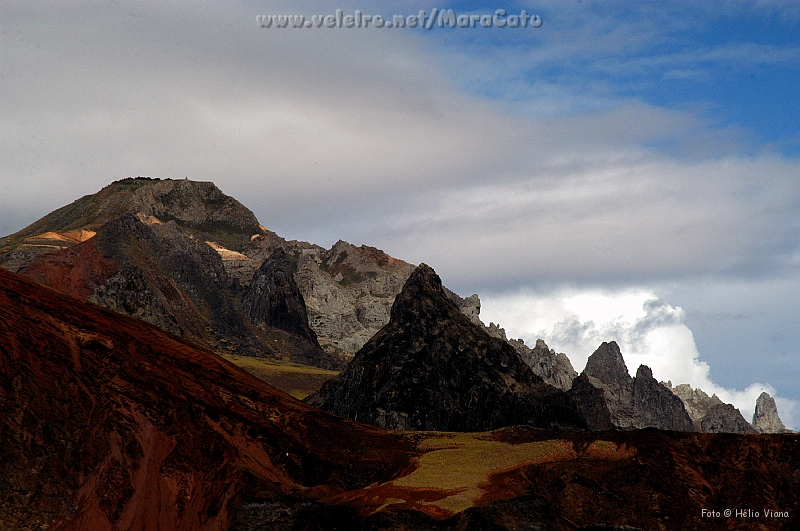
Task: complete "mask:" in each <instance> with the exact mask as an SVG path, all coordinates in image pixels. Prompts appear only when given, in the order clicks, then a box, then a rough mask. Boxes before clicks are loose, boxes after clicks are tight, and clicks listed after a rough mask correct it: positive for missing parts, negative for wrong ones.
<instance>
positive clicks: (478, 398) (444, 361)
mask: <svg viewBox="0 0 800 531" xmlns="http://www.w3.org/2000/svg"><path fill="white" fill-rule="evenodd" d="M306 400H307V401H308V402H310V403H311V404H313V405H317V406H319V407H321V408H322V409H324V410H326V411H330V412H332V413H335V414H337V415H340V416H344V417H347V418H351V419H354V420H359V421H362V422H368V423H371V424H376V425H378V426H383V427H387V428H393V429H404V430H446V431H484V430H490V429H495V428H499V427H502V426H509V425H514V424H531V425H533V426H538V427H571V428H585V427H586V421H585V419H584V418H583V416H582V415H581V414H580V412H579V410H578V406H577V405H576V403H575V402H574V401H573V400H572V399H571V398H569V397H568V396H567V395H566V394H565V393H564V392H562V391H561V390H559V389H556V388H555V387H552V386H550V385H548V384H546V383H544V382H543V381H542V380H541V378H539V377H537V376H536V375H535V374H533V372H532V371H531V369H530V367H528V366H527V365H526V364H525V362H524V361H522V359H521V358H520V357H519V355H518V354H517V353H516V351H514V349H513V348H512V347H511V346H510V345H509V344H508V343H506V342H504V341H502V340H499V339H496V338H492V337H490V336H489V335H488V334H487V333H486V332H485V330H484V329H483V328H482V327H481V326H479V325H476V324H474V323H473V322H472V321H471V320H470V319H469V318H468V317H467V316H466V315H464V314H463V313H462V312H461V311H460V310H459V309H458V307H457V306H456V305H455V303H453V301H452V300H451V299H450V298H449V297H448V296H447V295H446V294H445V292H444V289H443V287H442V283H441V280H440V279H439V277H438V275H436V273H435V272H434V271H433V269H431V268H430V267H428V266H427V265H425V264H422V265H420V266H419V267H418V268H417V269H416V270H415V271H414V273H413V274H412V275H411V276H410V277H409V279H408V281H407V282H406V283H405V285H404V287H403V291H402V292H401V293H400V295H398V297H397V298H396V299H395V302H394V305H393V306H392V311H391V319H390V321H389V323H388V324H387V325H386V326H385V327H383V328H382V329H381V330H380V332H378V333H377V334H376V335H375V336H374V337H373V338H372V339H370V340H369V342H367V344H366V345H364V347H363V348H362V349H361V350H359V351H358V353H357V354H356V356H355V357H354V358H353V361H351V362H350V364H349V365H348V367H347V369H346V370H345V371H344V372H343V373H342V374H340V375H339V376H338V377H336V378H334V379H333V380H329V381H328V382H326V383H325V384H324V385H323V387H322V389H321V390H320V391H319V392H318V393H316V394H315V395H312V396H311V397H309V398H308V399H306Z"/></svg>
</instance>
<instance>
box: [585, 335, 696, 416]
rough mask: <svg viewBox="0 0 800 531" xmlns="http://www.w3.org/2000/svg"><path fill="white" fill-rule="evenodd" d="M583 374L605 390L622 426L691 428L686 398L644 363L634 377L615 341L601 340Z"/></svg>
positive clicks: (608, 402) (612, 412)
mask: <svg viewBox="0 0 800 531" xmlns="http://www.w3.org/2000/svg"><path fill="white" fill-rule="evenodd" d="M582 374H583V375H586V376H587V377H588V380H589V382H590V383H591V384H592V385H594V386H595V387H598V388H600V389H602V390H603V392H604V396H605V400H606V403H607V404H608V409H609V412H610V414H611V421H612V423H613V424H614V425H615V426H617V427H618V428H620V429H642V428H658V429H661V430H675V431H692V421H691V419H690V418H689V415H688V414H687V413H686V409H685V408H684V405H683V402H682V401H681V400H680V398H678V397H677V396H675V395H674V394H673V393H672V392H671V391H670V390H669V389H668V388H666V387H665V386H663V385H661V384H660V383H658V381H656V380H655V379H654V378H653V374H652V371H651V370H650V368H649V367H647V366H645V365H641V366H640V367H639V369H638V370H637V371H636V377H635V378H631V376H630V374H629V373H628V369H627V367H626V365H625V360H624V359H623V357H622V353H621V352H620V350H619V346H618V345H617V343H616V342H614V341H611V342H608V343H603V344H601V345H600V346H599V347H598V348H597V350H596V351H595V352H594V353H593V354H592V355H591V356H589V359H588V360H587V362H586V368H585V369H584V370H583V373H582Z"/></svg>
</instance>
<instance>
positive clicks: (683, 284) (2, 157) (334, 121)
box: [0, 0, 800, 427]
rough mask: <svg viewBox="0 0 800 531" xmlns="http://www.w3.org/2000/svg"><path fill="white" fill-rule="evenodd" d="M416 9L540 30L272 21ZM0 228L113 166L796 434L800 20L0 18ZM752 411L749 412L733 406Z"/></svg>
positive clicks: (4, 9)
mask: <svg viewBox="0 0 800 531" xmlns="http://www.w3.org/2000/svg"><path fill="white" fill-rule="evenodd" d="M337 7H338V8H341V9H342V10H344V11H346V12H353V11H355V10H356V9H359V10H361V11H362V12H364V13H372V14H381V15H383V16H391V15H395V14H403V15H410V14H415V13H417V12H418V11H419V10H420V9H423V10H425V11H427V12H430V10H431V8H433V7H437V8H451V9H453V10H454V11H456V12H457V13H459V14H460V13H467V12H468V13H476V14H493V13H494V12H495V10H496V9H498V8H502V9H505V10H506V11H507V12H508V13H509V14H511V13H514V12H516V11H519V10H521V9H526V10H527V11H528V13H530V14H538V15H540V16H542V18H543V21H544V23H543V25H542V26H541V27H540V28H536V29H531V28H528V29H521V28H520V29H510V28H504V29H501V28H492V29H484V28H470V29H461V28H460V29H452V28H435V29H433V30H430V31H428V30H421V29H410V28H405V29H388V28H384V29H375V28H371V29H349V30H348V29H344V28H343V29H324V28H323V29H276V28H268V29H267V28H259V27H258V24H257V23H256V16H257V15H265V14H289V15H291V14H298V15H305V16H311V15H314V14H328V13H332V12H333V11H334V9H336V8H337ZM0 26H1V27H2V34H1V35H0V39H1V41H2V56H0V64H2V70H0V130H2V136H1V137H0V234H3V235H5V234H10V233H13V232H15V231H17V230H19V229H21V228H22V227H24V226H25V225H27V224H29V223H31V222H33V221H35V220H36V219H38V218H40V217H42V216H43V215H45V214H47V213H48V212H50V211H52V210H54V209H55V208H58V207H59V206H62V205H64V204H66V203H69V202H71V201H73V200H74V199H76V198H78V197H80V196H82V195H85V194H90V193H94V192H96V191H97V190H99V189H100V188H102V187H103V186H104V185H106V184H108V183H109V182H110V181H113V180H116V179H120V178H124V177H128V176H136V175H143V176H153V177H162V178H184V177H187V176H188V177H189V178H191V179H196V180H207V181H214V182H215V183H216V184H217V185H218V186H219V187H220V188H221V189H222V190H223V191H224V192H226V193H228V194H230V195H232V196H234V197H236V198H238V199H239V200H240V201H241V202H243V203H244V204H245V205H246V206H248V207H249V208H250V209H252V210H253V211H254V212H255V214H256V215H257V216H258V218H259V220H260V221H261V222H262V223H263V224H264V225H266V226H267V227H269V228H270V229H271V230H274V231H275V232H277V233H278V234H280V235H282V236H284V237H286V238H287V239H301V240H305V241H311V242H314V243H318V244H320V245H323V246H325V247H329V246H330V245H332V244H333V243H334V242H335V241H336V240H338V239H340V238H341V239H344V240H347V241H350V242H352V243H354V244H367V245H373V246H376V247H379V248H382V249H384V250H385V251H387V252H388V253H389V254H391V255H392V256H396V257H398V258H402V259H404V260H407V261H409V262H413V263H419V262H426V263H428V264H430V265H431V266H433V267H434V268H435V269H436V270H437V272H438V273H439V274H440V275H441V277H442V278H443V280H444V282H445V284H446V285H448V286H449V287H451V288H452V289H454V290H456V291H457V292H459V293H461V294H463V295H469V294H471V293H478V294H480V296H481V299H482V301H484V308H483V312H482V316H483V317H484V319H485V320H486V321H489V320H494V321H496V322H497V321H499V322H500V324H501V325H502V326H505V327H506V328H507V330H508V331H509V333H510V334H511V335H514V336H518V337H522V338H524V339H526V341H533V340H534V339H535V338H536V337H542V338H543V339H545V340H546V341H547V342H548V343H549V344H550V346H551V347H554V348H556V349H557V350H561V351H563V352H566V353H567V354H568V355H569V356H570V358H571V359H572V360H573V363H574V364H575V366H576V368H577V369H578V370H580V369H582V363H583V361H584V360H585V359H586V357H587V356H588V355H589V354H590V353H591V351H592V350H593V349H594V348H596V346H597V344H599V342H600V341H605V340H611V339H614V340H618V341H619V342H620V344H622V345H623V346H624V348H623V354H625V355H626V359H628V362H629V363H628V364H629V368H630V369H631V371H632V372H635V370H636V366H637V365H638V363H647V364H649V365H651V366H652V367H653V369H654V374H655V376H656V377H657V378H661V379H665V380H666V379H671V380H672V381H673V383H679V382H680V381H681V380H682V379H683V380H685V381H688V382H689V383H692V384H693V385H701V386H704V388H706V389H707V390H711V389H716V390H718V391H719V392H720V393H721V394H720V396H723V395H725V396H727V397H728V398H727V399H728V400H731V401H734V403H735V404H736V405H737V406H738V407H740V409H741V410H742V412H743V414H744V416H745V417H746V418H749V416H750V415H751V414H752V413H751V412H752V403H753V402H754V399H755V396H756V395H757V394H758V392H760V389H761V388H764V389H767V390H769V392H771V393H773V394H774V395H776V396H777V397H778V405H779V408H780V410H781V414H782V415H783V417H784V420H787V419H790V420H789V421H788V422H791V423H792V425H793V426H795V427H800V385H798V384H800V327H798V326H797V323H798V321H800V305H798V304H797V301H798V300H800V150H799V146H800V104H798V101H800V97H798V96H800V90H799V89H798V87H800V38H798V35H800V27H798V26H800V4H798V3H797V2H794V1H767V0H753V1H733V0H730V1H724V2H715V3H714V4H713V5H711V4H708V5H707V3H699V2H688V1H686V2H594V1H590V0H583V1H581V2H578V1H577V0H574V1H570V2H564V1H555V0H548V1H543V2H537V3H531V4H527V3H520V2H507V3H504V4H488V3H483V2H452V3H448V4H446V5H445V4H438V3H425V4H420V3H418V2H410V1H395V2H380V3H378V2H375V1H372V0H370V1H367V0H364V1H361V0H358V1H350V0H348V1H347V2H341V3H339V4H332V3H330V2H322V1H319V2H290V1H283V2H281V1H270V2H262V1H256V0H251V1H248V2H242V3H222V2H215V1H205V2H183V1H164V2H133V1H130V2H128V1H120V2H116V3H107V4H97V3H93V2H86V1H82V0H74V1H64V2H58V3H49V2H31V1H16V2H15V1H9V2H3V3H2V6H0ZM748 408H750V411H747V409H748Z"/></svg>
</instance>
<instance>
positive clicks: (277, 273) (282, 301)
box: [242, 248, 318, 345]
mask: <svg viewBox="0 0 800 531" xmlns="http://www.w3.org/2000/svg"><path fill="white" fill-rule="evenodd" d="M242 307H243V309H244V311H245V313H246V314H247V316H248V317H249V318H250V321H251V322H252V323H253V324H255V325H257V326H264V325H266V326H272V327H274V328H278V329H280V330H285V331H286V332H290V333H292V334H295V335H297V336H300V337H303V338H305V339H308V340H309V341H310V342H312V343H313V344H315V345H318V343H317V334H315V333H314V331H313V330H311V327H310V326H308V313H307V312H306V303H305V301H304V300H303V294H302V293H300V289H298V287H297V284H296V283H295V281H294V276H293V275H292V265H291V263H290V262H289V259H288V258H287V257H286V252H285V251H284V250H283V249H281V248H278V249H276V250H275V251H274V252H273V253H272V254H271V255H270V256H269V258H267V259H266V260H265V261H264V263H263V264H261V267H260V268H259V269H258V271H256V273H255V275H253V280H252V281H251V282H250V285H249V286H248V287H247V289H246V290H245V292H244V295H243V296H242Z"/></svg>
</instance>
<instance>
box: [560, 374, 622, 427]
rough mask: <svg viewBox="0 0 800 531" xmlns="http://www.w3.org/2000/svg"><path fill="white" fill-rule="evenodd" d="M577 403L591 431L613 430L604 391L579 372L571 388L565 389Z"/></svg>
mask: <svg viewBox="0 0 800 531" xmlns="http://www.w3.org/2000/svg"><path fill="white" fill-rule="evenodd" d="M567 395H569V396H570V398H572V399H573V400H574V401H575V402H576V403H577V404H578V407H579V408H580V410H581V413H582V414H583V417H584V418H585V419H586V425H587V427H588V428H589V429H590V430H592V431H605V430H614V429H616V427H615V426H614V423H612V422H611V414H610V413H609V412H608V405H607V404H606V399H605V393H604V392H603V390H602V389H600V388H598V387H595V386H593V385H592V383H591V382H590V381H589V377H588V376H586V374H581V375H580V376H578V377H577V378H575V379H574V380H572V389H570V390H569V391H567Z"/></svg>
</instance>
